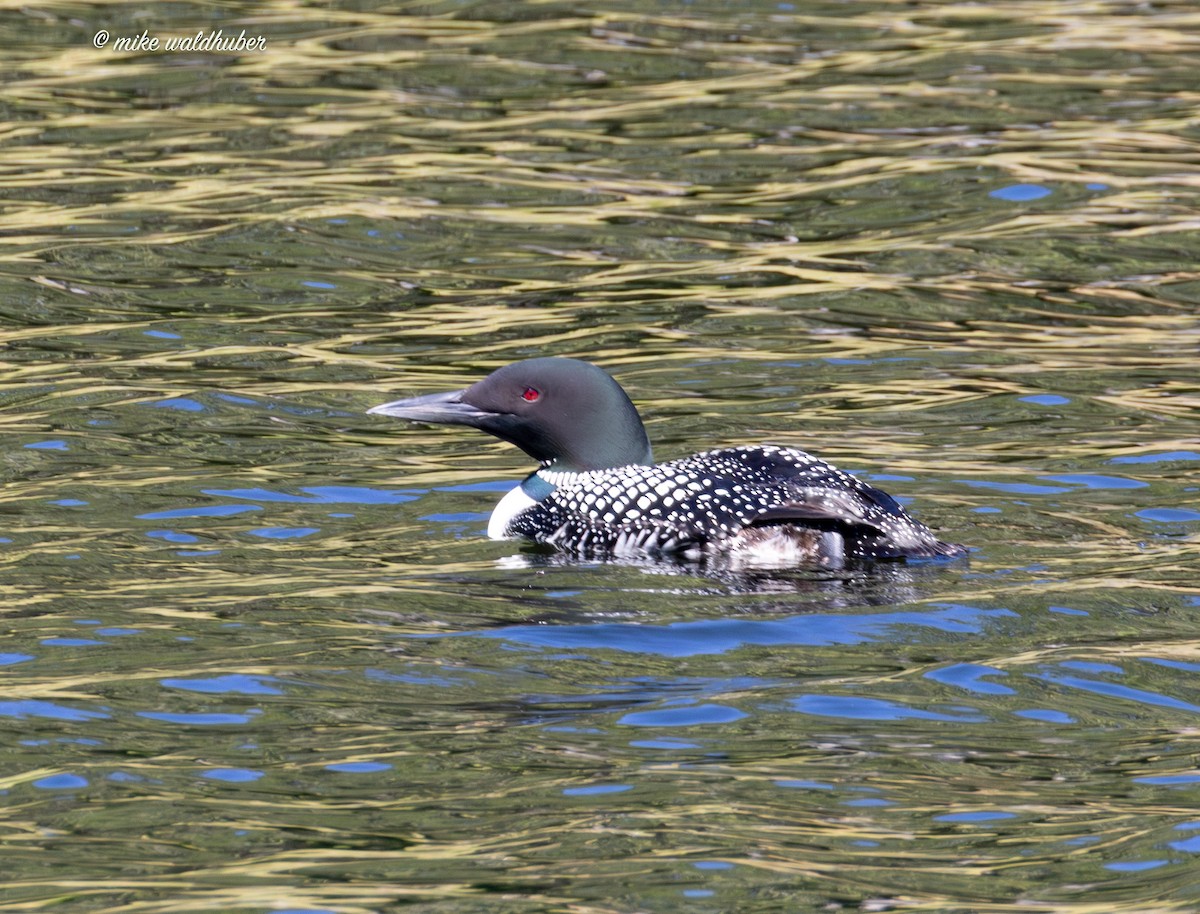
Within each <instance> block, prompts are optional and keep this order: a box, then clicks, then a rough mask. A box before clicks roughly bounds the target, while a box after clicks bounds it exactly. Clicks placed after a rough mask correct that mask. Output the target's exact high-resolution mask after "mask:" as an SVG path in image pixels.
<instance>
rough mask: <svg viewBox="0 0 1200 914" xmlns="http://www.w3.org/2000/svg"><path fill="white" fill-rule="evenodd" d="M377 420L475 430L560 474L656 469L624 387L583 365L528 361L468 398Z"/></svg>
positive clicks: (463, 394) (452, 397)
mask: <svg viewBox="0 0 1200 914" xmlns="http://www.w3.org/2000/svg"><path fill="white" fill-rule="evenodd" d="M368 412H369V413H371V414H374V415H382V416H396V417H398V418H400V419H411V420H413V421H416V422H438V423H444V424H448V425H470V426H472V427H474V428H478V429H481V430H483V431H485V432H488V433H489V434H492V435H495V436H496V437H497V438H502V439H503V440H505V441H508V442H511V443H512V444H515V445H516V446H517V447H519V448H520V449H521V450H523V451H524V452H525V453H526V454H528V455H529V456H530V457H532V458H533V459H534V460H537V461H538V462H539V463H542V464H545V465H549V466H552V467H553V468H554V469H560V470H576V471H578V470H603V469H608V468H610V467H619V466H627V465H629V464H631V463H639V464H650V463H653V462H654V458H653V457H652V456H651V455H650V441H649V439H647V438H646V429H645V428H643V427H642V420H641V419H640V418H639V417H638V414H637V410H636V409H635V408H634V406H633V403H631V402H630V400H629V397H628V396H627V395H626V393H625V391H623V390H622V389H621V385H620V384H618V383H617V382H616V381H614V380H613V379H612V378H611V377H609V375H608V374H607V373H606V372H604V371H602V370H601V369H599V368H597V367H596V366H595V365H592V364H591V363H590V362H582V361H580V360H578V359H550V358H547V359H527V360H526V361H524V362H513V363H512V364H511V365H505V366H504V367H503V368H499V369H497V370H496V371H493V372H492V373H491V374H490V375H488V376H487V377H486V378H484V379H483V380H482V381H478V382H476V383H475V384H472V385H471V386H470V387H468V388H466V389H465V390H456V391H452V392H450V393H445V394H429V395H427V396H424V397H413V398H412V399H409V400H397V401H395V402H394V403H385V404H383V405H382V406H376V407H374V408H372V409H370V410H368Z"/></svg>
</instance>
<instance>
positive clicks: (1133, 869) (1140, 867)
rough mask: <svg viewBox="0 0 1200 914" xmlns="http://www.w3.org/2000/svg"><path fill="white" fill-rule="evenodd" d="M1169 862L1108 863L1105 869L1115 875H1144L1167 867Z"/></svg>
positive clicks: (1134, 861)
mask: <svg viewBox="0 0 1200 914" xmlns="http://www.w3.org/2000/svg"><path fill="white" fill-rule="evenodd" d="M1168 862H1169V861H1167V860H1131V861H1129V862H1128V863H1106V864H1104V868H1105V869H1106V870H1112V871H1113V872H1114V873H1142V872H1145V871H1146V870H1156V869H1158V868H1159V867H1160V866H1165V865H1166V864H1167V863H1168Z"/></svg>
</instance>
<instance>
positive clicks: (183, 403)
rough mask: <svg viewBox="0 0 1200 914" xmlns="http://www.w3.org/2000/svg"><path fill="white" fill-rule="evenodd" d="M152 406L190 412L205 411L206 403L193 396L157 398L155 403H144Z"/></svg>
mask: <svg viewBox="0 0 1200 914" xmlns="http://www.w3.org/2000/svg"><path fill="white" fill-rule="evenodd" d="M143 405H145V406H152V407H154V408H156V409H181V410H183V411H184V412H188V413H199V412H203V411H204V404H203V403H200V402H199V401H197V400H193V399H192V398H191V397H168V398H167V399H165V400H155V401H154V402H153V403H146V404H143Z"/></svg>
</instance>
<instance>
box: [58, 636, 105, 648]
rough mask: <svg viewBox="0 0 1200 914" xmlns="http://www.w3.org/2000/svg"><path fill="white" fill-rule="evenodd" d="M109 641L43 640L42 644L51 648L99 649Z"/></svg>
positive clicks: (91, 639)
mask: <svg viewBox="0 0 1200 914" xmlns="http://www.w3.org/2000/svg"><path fill="white" fill-rule="evenodd" d="M107 643H108V642H107V641H96V640H95V639H94V638H43V639H42V644H45V645H47V646H49V647H97V646H99V645H102V644H107Z"/></svg>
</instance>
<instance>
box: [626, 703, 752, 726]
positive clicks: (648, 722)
mask: <svg viewBox="0 0 1200 914" xmlns="http://www.w3.org/2000/svg"><path fill="white" fill-rule="evenodd" d="M747 716H749V715H747V714H746V712H745V711H739V710H738V709H737V708H730V707H728V706H726V705H714V704H703V705H684V706H677V707H670V708H660V709H658V710H656V711H634V712H632V713H630V714H626V715H625V716H624V717H622V718H621V719H620V720H618V721H617V723H619V724H624V725H626V726H629V727H698V726H705V725H708V724H729V723H733V722H734V721H735V720H741V719H742V718H743V717H747Z"/></svg>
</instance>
